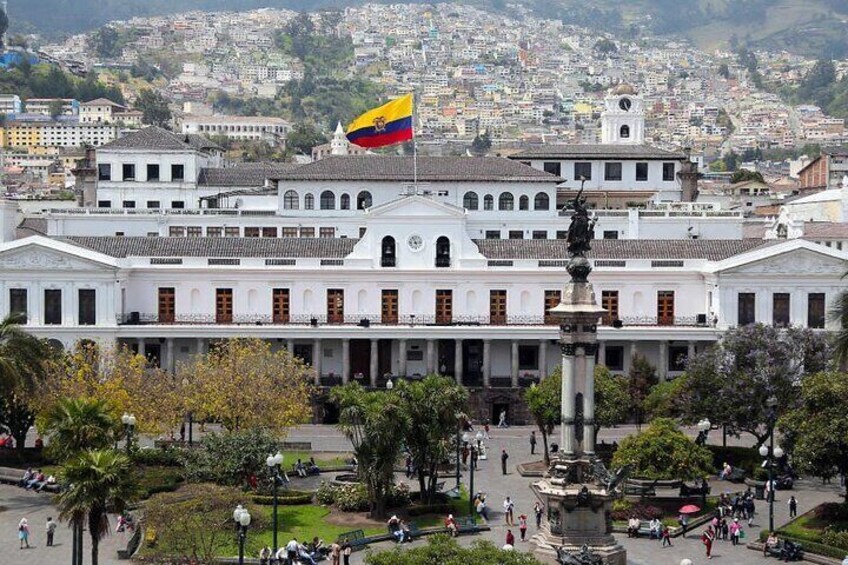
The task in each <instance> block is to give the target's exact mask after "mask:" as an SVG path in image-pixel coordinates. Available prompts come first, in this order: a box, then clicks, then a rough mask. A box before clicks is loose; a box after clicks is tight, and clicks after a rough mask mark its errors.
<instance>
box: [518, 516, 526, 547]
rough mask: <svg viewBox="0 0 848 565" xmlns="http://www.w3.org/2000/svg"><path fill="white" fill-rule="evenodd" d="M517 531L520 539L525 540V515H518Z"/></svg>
mask: <svg viewBox="0 0 848 565" xmlns="http://www.w3.org/2000/svg"><path fill="white" fill-rule="evenodd" d="M518 531H519V532H520V533H521V541H527V515H526V514H521V515H520V516H518Z"/></svg>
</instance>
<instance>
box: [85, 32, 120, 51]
mask: <svg viewBox="0 0 848 565" xmlns="http://www.w3.org/2000/svg"><path fill="white" fill-rule="evenodd" d="M90 41H92V42H93V47H94V52H95V53H96V54H97V56H98V57H101V58H103V59H114V58H116V57H119V56H120V55H121V45H120V36H119V35H118V31H117V30H116V29H115V28H113V27H112V26H103V27H101V28H100V29H99V30H97V31H95V32H94V33H93V34H92V35H91V37H90Z"/></svg>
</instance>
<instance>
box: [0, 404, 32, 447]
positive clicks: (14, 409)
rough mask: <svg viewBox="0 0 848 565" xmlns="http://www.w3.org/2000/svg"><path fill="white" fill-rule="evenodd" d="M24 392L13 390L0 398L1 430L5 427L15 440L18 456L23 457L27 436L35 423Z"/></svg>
mask: <svg viewBox="0 0 848 565" xmlns="http://www.w3.org/2000/svg"><path fill="white" fill-rule="evenodd" d="M26 397H27V395H26V393H25V392H24V391H23V390H20V389H18V390H12V391H9V392H7V393H6V394H4V395H3V396H2V397H0V428H3V427H5V428H6V429H8V430H9V433H10V434H12V437H14V438H15V448H16V449H17V451H18V455H19V456H20V455H23V453H24V446H25V444H26V436H27V433H28V432H29V429H30V427H31V426H32V425H33V424H34V423H35V412H33V411H32V410H31V408H30V406H29V404H28V403H27V401H26Z"/></svg>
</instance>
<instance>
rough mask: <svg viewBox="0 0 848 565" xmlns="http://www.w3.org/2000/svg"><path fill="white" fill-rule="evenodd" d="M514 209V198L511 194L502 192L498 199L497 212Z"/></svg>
mask: <svg viewBox="0 0 848 565" xmlns="http://www.w3.org/2000/svg"><path fill="white" fill-rule="evenodd" d="M514 208H515V198H514V197H513V196H512V193H511V192H502V193H501V195H500V197H499V198H498V210H512V209H514Z"/></svg>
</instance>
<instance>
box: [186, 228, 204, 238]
mask: <svg viewBox="0 0 848 565" xmlns="http://www.w3.org/2000/svg"><path fill="white" fill-rule="evenodd" d="M202 231H203V228H201V227H200V226H189V227H187V228H186V235H187V236H189V237H200V236H202V235H203V233H202Z"/></svg>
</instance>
